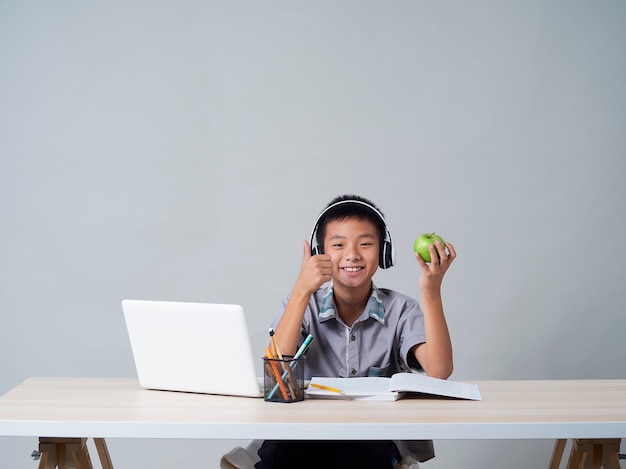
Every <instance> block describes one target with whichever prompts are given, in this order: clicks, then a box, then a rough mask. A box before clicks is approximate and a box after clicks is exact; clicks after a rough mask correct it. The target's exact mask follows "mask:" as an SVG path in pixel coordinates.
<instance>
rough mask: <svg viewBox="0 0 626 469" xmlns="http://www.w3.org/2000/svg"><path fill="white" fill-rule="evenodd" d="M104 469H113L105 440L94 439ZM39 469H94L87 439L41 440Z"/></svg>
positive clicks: (42, 438) (44, 438)
mask: <svg viewBox="0 0 626 469" xmlns="http://www.w3.org/2000/svg"><path fill="white" fill-rule="evenodd" d="M94 442H95V444H96V449H97V450H98V456H99V458H100V464H101V465H102V469H113V464H112V463H111V457H110V456H109V450H108V449H107V446H106V442H105V441H104V438H94ZM39 453H40V454H41V460H40V461H39V469H56V468H58V469H93V465H92V464H91V458H90V457H89V450H88V449H87V438H46V437H41V438H39Z"/></svg>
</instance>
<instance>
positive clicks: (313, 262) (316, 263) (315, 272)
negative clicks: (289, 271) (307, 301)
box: [294, 240, 333, 296]
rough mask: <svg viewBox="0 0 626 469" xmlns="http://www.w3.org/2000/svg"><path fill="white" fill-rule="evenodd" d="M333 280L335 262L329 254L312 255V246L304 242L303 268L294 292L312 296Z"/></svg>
mask: <svg viewBox="0 0 626 469" xmlns="http://www.w3.org/2000/svg"><path fill="white" fill-rule="evenodd" d="M332 278H333V261H332V260H331V258H330V255H329V254H316V255H315V256H312V255H311V245H310V244H309V242H308V241H306V240H305V241H304V252H303V254H302V266H301V267H300V274H299V275H298V280H296V284H295V285H294V290H298V291H300V292H301V293H302V294H305V295H309V296H310V295H312V294H313V293H315V291H316V290H317V289H318V288H319V287H321V286H322V285H323V284H324V283H326V282H329V281H330V280H331V279H332Z"/></svg>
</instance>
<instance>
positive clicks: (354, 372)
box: [350, 368, 358, 376]
mask: <svg viewBox="0 0 626 469" xmlns="http://www.w3.org/2000/svg"><path fill="white" fill-rule="evenodd" d="M357 373H358V372H357V371H356V370H355V369H354V368H352V370H351V371H350V374H351V375H352V376H354V375H356V374H357Z"/></svg>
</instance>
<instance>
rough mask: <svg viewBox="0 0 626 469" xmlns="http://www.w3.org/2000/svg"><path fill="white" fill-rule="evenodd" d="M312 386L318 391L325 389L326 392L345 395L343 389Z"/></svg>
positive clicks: (313, 384) (320, 385)
mask: <svg viewBox="0 0 626 469" xmlns="http://www.w3.org/2000/svg"><path fill="white" fill-rule="evenodd" d="M311 386H313V387H314V388H317V389H323V390H324V391H330V392H336V393H337V394H343V391H342V390H341V389H337V388H331V387H330V386H324V385H323V384H317V383H311Z"/></svg>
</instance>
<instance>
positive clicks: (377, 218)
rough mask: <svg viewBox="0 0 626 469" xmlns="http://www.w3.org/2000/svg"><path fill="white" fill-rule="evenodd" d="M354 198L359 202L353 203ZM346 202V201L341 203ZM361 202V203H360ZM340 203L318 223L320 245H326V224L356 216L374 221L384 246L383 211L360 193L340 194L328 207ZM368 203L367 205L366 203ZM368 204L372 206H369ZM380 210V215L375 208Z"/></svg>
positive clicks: (318, 241) (318, 242)
mask: <svg viewBox="0 0 626 469" xmlns="http://www.w3.org/2000/svg"><path fill="white" fill-rule="evenodd" d="M351 200H354V201H356V202H357V203H354V204H351V203H349V201H351ZM339 202H345V203H339ZM359 202H360V203H359ZM335 204H338V205H337V206H336V207H333V208H331V209H329V210H328V211H327V212H326V213H324V215H323V216H322V217H321V218H320V220H319V221H318V223H317V233H316V240H317V244H318V245H319V246H324V237H325V236H326V225H328V223H329V222H331V221H335V220H345V219H346V218H350V217H354V218H360V219H363V220H367V221H369V222H370V223H372V224H373V225H374V226H375V227H376V229H377V230H378V239H379V242H380V245H381V248H382V245H383V240H384V239H385V232H386V229H387V228H386V226H385V223H384V221H383V220H382V219H381V216H382V217H383V218H384V214H383V212H382V211H381V210H380V209H379V208H378V207H377V206H376V205H375V204H374V203H373V202H372V201H370V200H368V199H366V198H365V197H361V196H358V195H349V194H346V195H340V196H338V197H335V198H334V199H333V200H331V201H330V202H329V203H328V205H326V208H325V210H326V209H328V207H331V206H332V205H335ZM364 204H367V205H364ZM368 205H369V206H370V207H372V208H369V207H368ZM372 209H374V210H376V211H378V213H380V215H378V214H377V213H376V212H375V211H374V210H372Z"/></svg>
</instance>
